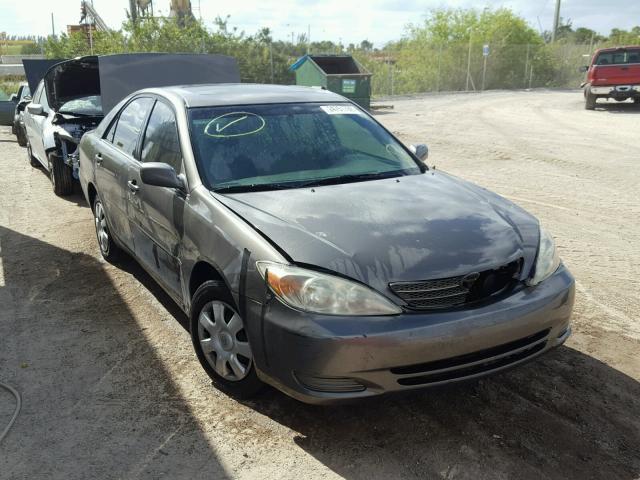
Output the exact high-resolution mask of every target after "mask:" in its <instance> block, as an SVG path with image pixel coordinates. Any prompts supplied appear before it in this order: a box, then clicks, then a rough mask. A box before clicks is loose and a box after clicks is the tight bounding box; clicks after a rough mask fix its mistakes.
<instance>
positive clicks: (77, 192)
mask: <svg viewBox="0 0 640 480" xmlns="http://www.w3.org/2000/svg"><path fill="white" fill-rule="evenodd" d="M25 152H26V151H25ZM25 156H26V153H25ZM31 168H33V169H35V170H38V171H39V172H40V173H42V174H43V175H44V176H45V177H47V180H48V181H49V183H50V184H51V179H50V178H49V172H47V171H46V170H45V169H44V168H43V167H42V166H38V167H31ZM49 188H50V189H51V190H52V191H53V187H52V186H51V185H50V186H49ZM60 198H61V199H63V200H66V201H67V202H71V203H75V204H76V205H77V206H78V207H87V208H88V207H89V204H88V203H87V201H86V199H85V198H84V193H82V187H81V186H80V183H79V182H77V181H76V180H74V181H73V193H72V194H71V195H66V196H64V197H60Z"/></svg>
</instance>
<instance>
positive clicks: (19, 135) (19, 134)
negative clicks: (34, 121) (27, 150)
mask: <svg viewBox="0 0 640 480" xmlns="http://www.w3.org/2000/svg"><path fill="white" fill-rule="evenodd" d="M15 130H16V139H17V140H18V145H20V146H21V147H26V146H27V137H26V135H25V134H24V129H23V128H22V127H20V125H16V126H15Z"/></svg>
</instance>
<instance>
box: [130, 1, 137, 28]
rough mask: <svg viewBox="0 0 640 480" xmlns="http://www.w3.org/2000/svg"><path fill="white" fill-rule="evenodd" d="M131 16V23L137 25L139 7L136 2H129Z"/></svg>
mask: <svg viewBox="0 0 640 480" xmlns="http://www.w3.org/2000/svg"><path fill="white" fill-rule="evenodd" d="M129 14H130V15H131V21H132V22H133V23H134V24H135V23H136V21H137V20H138V5H136V0H129Z"/></svg>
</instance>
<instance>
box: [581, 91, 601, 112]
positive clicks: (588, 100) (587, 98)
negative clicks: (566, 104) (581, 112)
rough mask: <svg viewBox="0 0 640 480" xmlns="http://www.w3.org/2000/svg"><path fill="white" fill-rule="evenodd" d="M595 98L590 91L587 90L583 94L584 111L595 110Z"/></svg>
mask: <svg viewBox="0 0 640 480" xmlns="http://www.w3.org/2000/svg"><path fill="white" fill-rule="evenodd" d="M597 98H598V97H596V96H595V95H594V94H593V93H591V89H589V88H587V89H586V90H585V92H584V108H585V109H586V110H595V109H596V100H597Z"/></svg>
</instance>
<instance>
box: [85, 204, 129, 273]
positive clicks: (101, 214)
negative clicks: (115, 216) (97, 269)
mask: <svg viewBox="0 0 640 480" xmlns="http://www.w3.org/2000/svg"><path fill="white" fill-rule="evenodd" d="M93 220H94V224H95V226H96V238H97V239H98V247H100V254H101V255H102V258H104V259H105V260H106V261H107V262H109V263H115V262H117V261H118V260H121V259H122V256H123V254H124V252H123V251H122V249H121V248H120V247H119V246H118V245H117V244H116V243H115V241H114V240H113V237H112V236H111V233H110V231H109V226H108V225H107V216H106V214H105V211H104V205H102V201H101V200H100V197H98V195H96V198H95V199H94V200H93Z"/></svg>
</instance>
